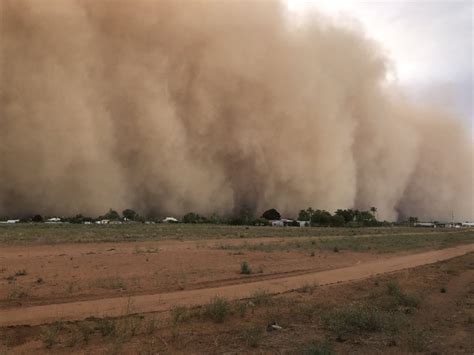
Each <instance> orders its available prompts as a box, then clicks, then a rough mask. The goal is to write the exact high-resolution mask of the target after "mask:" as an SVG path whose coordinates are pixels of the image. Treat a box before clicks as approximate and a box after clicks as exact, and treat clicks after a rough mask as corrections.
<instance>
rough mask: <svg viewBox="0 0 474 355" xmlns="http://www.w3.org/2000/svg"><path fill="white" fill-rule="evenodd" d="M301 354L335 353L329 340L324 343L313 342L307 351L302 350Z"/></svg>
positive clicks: (328, 354)
mask: <svg viewBox="0 0 474 355" xmlns="http://www.w3.org/2000/svg"><path fill="white" fill-rule="evenodd" d="M301 354H304V355H332V354H334V351H333V350H332V346H331V343H329V342H328V341H327V340H325V341H323V342H321V343H320V342H312V343H310V344H309V345H308V346H307V347H306V348H305V349H302V351H301Z"/></svg>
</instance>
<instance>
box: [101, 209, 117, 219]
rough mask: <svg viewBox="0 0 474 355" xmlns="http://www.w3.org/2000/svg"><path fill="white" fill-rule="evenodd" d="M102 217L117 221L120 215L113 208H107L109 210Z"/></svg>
mask: <svg viewBox="0 0 474 355" xmlns="http://www.w3.org/2000/svg"><path fill="white" fill-rule="evenodd" d="M104 219H110V220H112V221H117V220H119V219H120V215H119V214H118V212H117V211H115V210H113V209H109V212H107V213H106V214H105V216H104Z"/></svg>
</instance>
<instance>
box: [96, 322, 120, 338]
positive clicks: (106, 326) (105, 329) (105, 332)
mask: <svg viewBox="0 0 474 355" xmlns="http://www.w3.org/2000/svg"><path fill="white" fill-rule="evenodd" d="M95 329H97V330H98V331H99V332H100V333H101V334H102V336H104V337H105V336H109V335H114V334H115V333H116V331H117V326H116V324H115V321H113V320H111V319H101V320H100V321H99V322H98V324H97V325H96V327H95Z"/></svg>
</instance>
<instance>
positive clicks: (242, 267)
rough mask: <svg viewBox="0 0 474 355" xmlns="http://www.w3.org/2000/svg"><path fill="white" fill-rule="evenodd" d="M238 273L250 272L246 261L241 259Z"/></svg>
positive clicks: (246, 273)
mask: <svg viewBox="0 0 474 355" xmlns="http://www.w3.org/2000/svg"><path fill="white" fill-rule="evenodd" d="M240 273H241V274H243V275H250V274H251V273H252V270H251V269H250V266H249V264H248V263H247V262H246V261H243V262H242V263H241V264H240Z"/></svg>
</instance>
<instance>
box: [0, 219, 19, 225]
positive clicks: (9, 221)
mask: <svg viewBox="0 0 474 355" xmlns="http://www.w3.org/2000/svg"><path fill="white" fill-rule="evenodd" d="M0 223H2V224H15V223H20V220H19V219H9V220H8V221H1V222H0Z"/></svg>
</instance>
